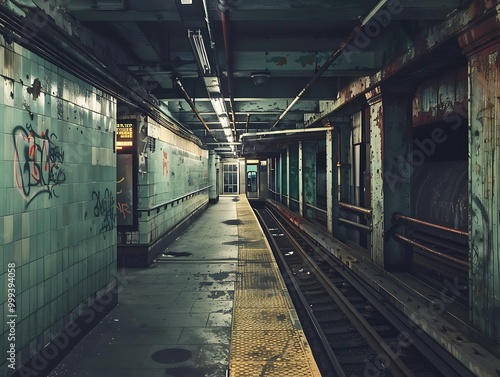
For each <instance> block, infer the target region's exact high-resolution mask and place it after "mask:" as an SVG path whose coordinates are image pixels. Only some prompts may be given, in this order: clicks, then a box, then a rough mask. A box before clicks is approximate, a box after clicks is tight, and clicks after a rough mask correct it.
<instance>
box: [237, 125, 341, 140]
mask: <svg viewBox="0 0 500 377" xmlns="http://www.w3.org/2000/svg"><path fill="white" fill-rule="evenodd" d="M331 130H333V127H318V128H295V129H291V130H279V131H262V132H250V133H245V134H242V135H241V139H243V138H247V137H251V136H273V135H279V134H290V135H291V134H298V133H308V132H322V131H331Z"/></svg>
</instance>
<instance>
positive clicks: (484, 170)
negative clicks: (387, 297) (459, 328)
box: [460, 13, 500, 341]
mask: <svg viewBox="0 0 500 377" xmlns="http://www.w3.org/2000/svg"><path fill="white" fill-rule="evenodd" d="M495 16H496V18H495ZM490 17H491V18H489V19H487V20H484V22H483V23H482V24H478V25H477V26H476V28H474V29H472V30H470V31H469V32H468V33H466V34H465V35H464V36H463V38H461V40H460V43H461V44H462V46H463V47H464V52H465V53H466V54H467V55H468V56H469V189H470V190H469V216H470V218H469V232H470V233H469V234H470V236H469V247H470V251H469V253H470V254H469V255H470V257H469V264H470V272H469V276H470V284H469V287H470V290H469V292H470V293H469V294H470V317H471V320H472V323H473V324H474V327H476V328H477V329H479V330H480V331H481V332H483V333H484V334H485V335H486V336H488V337H490V338H492V339H495V340H497V341H499V340H500V272H499V267H500V259H499V257H498V255H499V250H500V232H499V229H500V223H499V221H500V210H499V208H500V202H499V200H500V199H499V198H500V180H499V179H498V177H500V126H499V119H500V103H499V98H500V37H499V34H498V22H499V21H498V17H499V15H498V13H496V14H492V15H491V16H490Z"/></svg>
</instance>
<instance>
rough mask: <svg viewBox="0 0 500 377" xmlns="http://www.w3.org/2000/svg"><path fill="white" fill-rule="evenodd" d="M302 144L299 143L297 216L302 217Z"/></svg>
mask: <svg viewBox="0 0 500 377" xmlns="http://www.w3.org/2000/svg"><path fill="white" fill-rule="evenodd" d="M303 155H304V142H302V141H300V142H299V164H298V165H299V215H300V216H301V217H304V176H303V174H302V172H303V171H304V169H303Z"/></svg>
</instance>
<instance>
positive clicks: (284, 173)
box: [281, 147, 290, 208]
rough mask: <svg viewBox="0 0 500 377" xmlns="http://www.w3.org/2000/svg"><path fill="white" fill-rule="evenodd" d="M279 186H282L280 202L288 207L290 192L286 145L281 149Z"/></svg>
mask: <svg viewBox="0 0 500 377" xmlns="http://www.w3.org/2000/svg"><path fill="white" fill-rule="evenodd" d="M281 161H282V162H281V168H282V170H281V187H282V188H283V189H282V190H281V195H282V196H281V197H282V199H281V204H283V205H286V206H287V207H288V208H289V207H290V202H289V198H290V194H289V187H290V186H289V185H288V182H289V174H288V173H289V169H288V166H289V164H288V147H287V148H286V149H284V150H283V151H281Z"/></svg>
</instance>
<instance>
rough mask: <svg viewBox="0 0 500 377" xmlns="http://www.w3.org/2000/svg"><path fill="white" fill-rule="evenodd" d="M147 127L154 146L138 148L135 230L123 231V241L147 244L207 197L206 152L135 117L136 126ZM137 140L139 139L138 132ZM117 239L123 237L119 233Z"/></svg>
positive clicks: (152, 121)
mask: <svg viewBox="0 0 500 377" xmlns="http://www.w3.org/2000/svg"><path fill="white" fill-rule="evenodd" d="M143 126H145V128H146V129H148V135H150V136H147V135H146V136H145V137H146V138H147V137H149V138H150V143H151V141H152V139H154V141H153V143H154V148H150V147H147V146H146V147H145V148H142V147H141V146H140V142H139V145H138V146H139V148H140V149H141V151H143V153H144V155H145V158H146V161H147V162H146V163H145V164H144V165H143V166H141V165H140V166H139V172H138V179H137V182H138V200H137V206H138V208H139V218H138V220H139V221H138V224H139V226H138V230H137V231H132V232H126V233H125V235H126V236H125V240H126V242H125V243H127V244H151V243H153V242H155V241H156V240H157V239H158V238H160V237H161V236H162V235H163V234H164V233H165V232H167V231H168V230H170V229H171V228H172V227H174V226H175V225H177V224H178V223H180V222H181V221H182V220H184V219H185V218H186V217H187V216H189V215H190V214H191V213H192V212H194V211H195V210H196V209H197V208H198V207H200V206H201V205H203V204H205V203H206V202H207V201H208V197H209V189H208V186H209V178H208V165H209V163H208V157H209V156H208V151H207V150H204V149H202V148H200V147H199V146H198V145H196V144H195V143H194V142H192V141H189V140H186V139H184V138H182V137H181V136H178V135H176V134H174V133H173V132H172V131H170V130H167V129H166V128H164V127H162V126H160V125H159V124H158V123H156V122H155V121H154V120H153V119H151V118H148V117H144V116H138V129H141V128H142V127H143ZM138 139H141V136H140V135H139V137H138ZM200 189H203V190H202V191H199V192H198V193H197V194H196V195H193V196H191V197H189V198H187V199H185V200H183V201H178V202H175V203H174V204H173V205H172V204H169V205H168V206H166V208H165V207H163V206H162V207H160V208H159V209H158V210H153V211H149V212H147V211H141V209H147V208H152V207H155V206H157V205H159V204H162V203H166V202H169V201H171V200H173V199H176V198H180V197H182V196H184V195H186V194H188V193H192V192H195V191H198V190H200ZM120 240H123V237H122V235H121V234H120Z"/></svg>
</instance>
